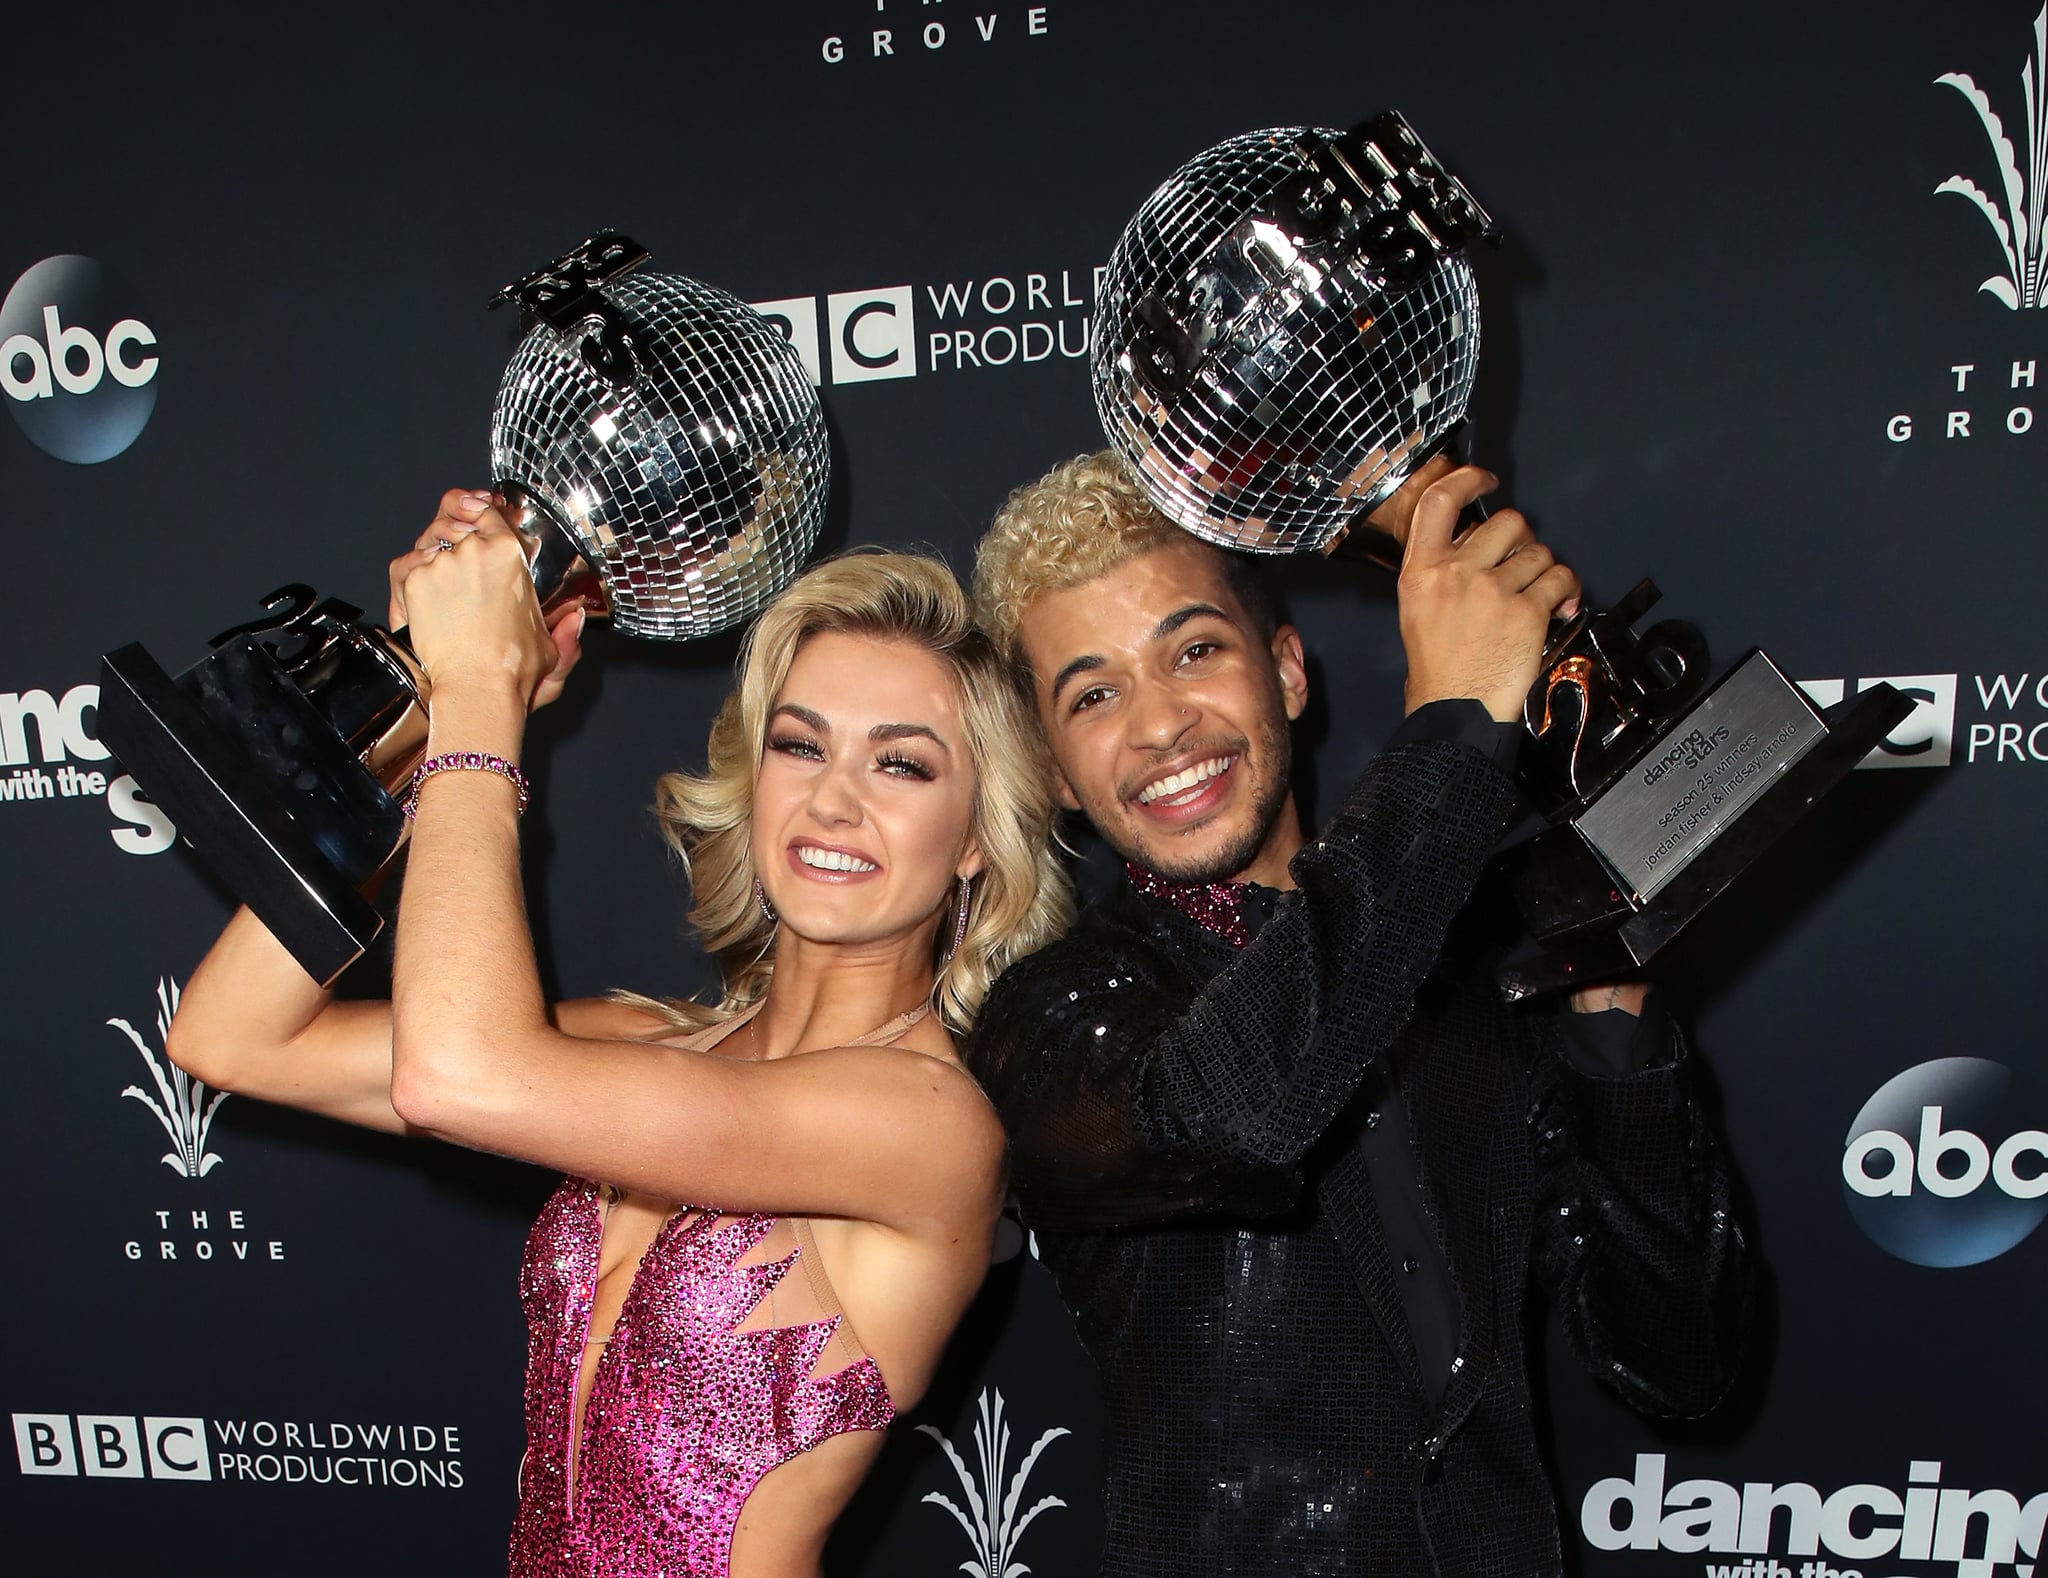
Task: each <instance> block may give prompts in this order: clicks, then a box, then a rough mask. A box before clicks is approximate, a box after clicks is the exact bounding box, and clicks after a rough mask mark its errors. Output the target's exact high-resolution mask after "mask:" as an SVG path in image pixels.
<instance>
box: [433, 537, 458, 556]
mask: <svg viewBox="0 0 2048 1578" xmlns="http://www.w3.org/2000/svg"><path fill="white" fill-rule="evenodd" d="M434 551H435V552H436V553H453V552H454V551H455V544H454V543H452V542H450V541H449V540H448V539H447V538H446V537H436V538H435V539H434Z"/></svg>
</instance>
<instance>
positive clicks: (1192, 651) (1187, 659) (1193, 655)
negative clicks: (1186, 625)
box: [1180, 641, 1223, 664]
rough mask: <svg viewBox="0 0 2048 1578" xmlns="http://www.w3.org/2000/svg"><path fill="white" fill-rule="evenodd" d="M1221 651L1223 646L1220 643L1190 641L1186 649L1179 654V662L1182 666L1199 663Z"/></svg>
mask: <svg viewBox="0 0 2048 1578" xmlns="http://www.w3.org/2000/svg"><path fill="white" fill-rule="evenodd" d="M1222 650H1223V646H1222V643H1221V642H1217V641H1192V642H1189V643H1188V649H1187V650H1186V651H1185V652H1183V653H1181V655H1180V661H1181V662H1182V663H1183V664H1188V663H1199V662H1201V661H1202V659H1203V658H1205V657H1210V656H1213V655H1214V654H1215V653H1217V652H1220V651H1222Z"/></svg>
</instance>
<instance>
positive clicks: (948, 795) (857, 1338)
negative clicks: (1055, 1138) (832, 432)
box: [171, 492, 1071, 1578]
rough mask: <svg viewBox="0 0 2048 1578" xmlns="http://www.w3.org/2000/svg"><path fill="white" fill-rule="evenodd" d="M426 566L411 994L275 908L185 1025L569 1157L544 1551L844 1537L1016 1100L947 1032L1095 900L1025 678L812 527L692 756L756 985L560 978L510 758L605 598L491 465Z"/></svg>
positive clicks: (734, 974)
mask: <svg viewBox="0 0 2048 1578" xmlns="http://www.w3.org/2000/svg"><path fill="white" fill-rule="evenodd" d="M448 544H452V545H453V546H452V548H450V547H448V546H447V545H448ZM392 585H393V610H392V612H393V618H394V620H399V619H402V620H404V621H405V622H406V623H407V624H408V626H409V627H410V630H411V633H412V639H413V642H414V645H415V648H416V650H417V652H418V655H419V657H420V659H421V661H422V663H423V664H424V665H425V667H426V670H427V674H428V676H429V678H430V680H431V681H432V686H433V707H432V726H431V736H430V741H429V746H428V751H429V757H428V760H429V763H435V762H441V763H444V764H445V765H443V766H442V767H441V769H440V770H437V771H431V772H427V773H424V774H422V775H419V776H416V777H415V779H414V788H415V795H416V799H415V810H416V819H415V822H414V832H413V838H412V847H411V851H410V854H409V856H408V870H407V874H406V884H405V892H404V897H403V901H402V903H401V907H400V911H399V920H398V932H397V952H396V958H395V962H394V966H393V974H392V1001H391V1002H390V1003H360V1002H336V1001H334V1000H332V999H331V998H330V996H329V995H328V994H327V993H325V992H323V991H321V990H320V989H319V988H318V987H317V986H316V985H315V984H314V983H313V982H312V981H311V980H309V979H308V978H307V977H306V975H305V974H304V973H303V972H302V971H301V970H299V968H298V967H297V966H296V965H295V964H294V963H293V961H292V959H291V957H290V955H289V954H287V953H286V952H285V951H284V949H283V948H282V947H281V946H280V945H279V944H278V943H277V942H276V941H275V940H274V939H273V938H272V937H271V936H270V934H269V933H268V932H267V931H266V930H265V929H264V927H263V926H262V924H261V923H260V922H258V921H257V920H256V919H255V918H254V917H253V916H251V915H250V914H248V912H246V911H244V912H242V913H240V914H238V915H236V916H235V918H234V919H233V920H232V921H231V922H230V923H229V925H228V928H227V930H226V932H225V933H224V934H223V935H222V937H221V939H220V940H219V942H218V943H216V944H215V946H214V948H213V950H212V952H211V953H210V954H209V955H208V956H207V958H206V960H205V962H204V963H203V964H202V965H201V967H200V969H199V971H198V972H197V973H196V974H195V975H194V977H193V979H192V982H191V984H190V986H189V987H188V988H187V990H186V993H185V997H184V1002H183V1006H182V1007H181V1009H180V1010H179V1013H178V1018H177V1022H176V1023H175V1024H174V1025H173V1027H172V1031H171V1055H172V1057H173V1059H174V1060H176V1061H177V1062H178V1063H179V1064H180V1065H181V1066H183V1067H185V1068H187V1069H189V1070H191V1071H192V1072H193V1073H195V1074H197V1075H199V1076H200V1077H202V1078H203V1079H205V1080H206V1081H207V1082H208V1083H210V1084H213V1085H216V1086H219V1087H221V1088H224V1089H228V1090H233V1091H237V1092H240V1093H242V1094H245V1095H250V1096H257V1097H261V1098H264V1099H267V1100H271V1101H277V1102H283V1103H286V1104H288V1105H292V1106H297V1107H303V1108H307V1109H309V1110H312V1111H315V1112H321V1113H326V1114H328V1115H330V1116H333V1117H337V1118H343V1119H346V1120H348V1121H351V1122H355V1123H360V1124H364V1125H367V1126H369V1127H372V1128H378V1129H385V1130H391V1131H402V1132H409V1133H416V1134H427V1135H432V1136H436V1137H438V1138H441V1139H445V1140H451V1141H453V1142H455V1143H457V1144H460V1145H467V1146H471V1147H475V1148H477V1149H482V1150H489V1151H495V1152H500V1153H502V1154H505V1155H508V1156H516V1157H521V1158H524V1159H525V1160H528V1161H532V1162H537V1163H539V1164H541V1165H543V1166H546V1167H551V1168H554V1169H556V1170H558V1171H561V1172H563V1173H565V1174H567V1175H568V1179H567V1181H566V1182H565V1183H564V1184H563V1185H562V1186H561V1188H560V1189H558V1190H557V1191H556V1193H555V1195H554V1196H553V1198H552V1199H551V1200H550V1201H549V1203H548V1205H547V1206H546V1208H545V1210H544V1211H543V1212H542V1215H541V1217H540V1220H539V1221H538V1222H537V1223H536V1224H535V1227H534V1229H533V1233H532V1236H531V1238H530V1239H529V1242H528V1246H527V1255H526V1260H525V1266H524V1271H523V1274H522V1279H521V1290H522V1296H523V1298H524V1302H525V1306H526V1312H527V1320H528V1329H529V1336H530V1343H529V1355H528V1365H527V1382H526V1424H527V1437H528V1441H527V1460H526V1464H525V1467H524V1470H523V1472H522V1476H521V1485H520V1496H519V1512H518V1518H517V1521H516V1523H515V1525H514V1529H513V1534H512V1544H511V1571H512V1572H513V1573H514V1574H515V1575H539V1574H557V1573H560V1574H567V1573H571V1572H574V1573H578V1574H606V1575H610V1574H620V1575H623V1574H629V1573H630V1574H640V1573H647V1572H654V1571H661V1572H668V1573H677V1574H681V1573H688V1574H706V1575H726V1574H730V1575H732V1578H785V1575H809V1574H813V1573H815V1572H816V1571H817V1566H818V1560H819V1553H820V1551H821V1549H822V1547H823V1544H824V1540H825V1536H826V1533H827V1531H828V1529H829V1528H830V1526H831V1523H832V1521H833V1519H834V1517H836V1516H837V1514H838V1512H839V1511H840V1509H841V1508H842V1507H843V1506H844V1505H845V1503H846V1501H847V1499H848V1497H849V1496H850V1495H851V1494H852V1492H853V1489H854V1487H855V1485H856V1484H858V1482H859V1481H860V1479H861V1477H862V1475H863V1474H864V1473H865V1472H866V1471H867V1469H868V1467H869V1465H870V1464H872V1463H873V1461H874V1459H875V1457H876V1455H877V1454H878V1453H879V1452H880V1450H881V1439H882V1438H881V1435H880V1434H879V1432H880V1430H881V1429H882V1428H883V1427H884V1426H886V1425H887V1423H888V1422H889V1421H890V1419H891V1418H892V1417H893V1416H894V1415H895V1414H896V1413H897V1412H898V1411H899V1410H901V1409H903V1408H906V1407H908V1406H909V1405H910V1404H911V1403H913V1402H915V1401H916V1400H917V1399H918V1397H919V1396H920V1395H921V1394H922V1393H923V1391H924V1389H925V1387H926V1385H927V1384H928V1382H929V1381H930V1378H931V1375H932V1372H933V1369H934V1367H935V1365H936V1363H937V1360H938V1357H939V1353H940V1350H941V1348H942V1347H943V1346H944V1344H945V1341H946V1339H947V1336H948V1335H949V1334H950V1333H951V1331H952V1329H953V1327H954V1325H955V1324H956V1322H957V1321H958V1320H959V1318H960V1316H961V1314H962V1313H963V1312H964V1311H965V1309H966V1307H967V1304H968V1301H969V1300H970V1299H971V1298H972V1297H973V1295H974V1293H975V1290H976V1289H977V1288H978V1287H979V1286H980V1284H981V1280H982V1276H983V1274H984V1272H985V1270H986V1268H987V1265H988V1259H989V1244H990V1238H991V1234H992V1231H993V1228H994V1224H995V1220H996V1216H997V1212H998V1209H999V1207H1000V1204H1001V1200H1002V1194H1003V1174H1004V1145H1003V1137H1002V1130H1001V1127H1000V1125H999V1124H998V1122H997V1120H996V1117H995V1115H994V1113H993V1111H992V1110H991V1109H990V1107H989V1105H988V1103H987V1101H986V1100H985V1099H984V1098H983V1096H982V1094H981V1091H980V1090H979V1088H978V1087H977V1086H976V1085H975V1084H974V1082H973V1080H972V1079H971V1078H970V1077H969V1076H968V1075H967V1073H966V1072H965V1071H964V1070H963V1068H962V1067H961V1064H960V1060H959V1058H958V1056H957V1055H956V1053H955V1051H954V1045H953V1037H954V1036H955V1035H956V1034H958V1033H960V1032H961V1031H963V1030H964V1029H965V1028H966V1027H967V1025H968V1024H969V1022H970V1021H971V1019H972V1017H973V1015H974V1012H975V1010H976V1008H977V1007H978V1006H979V1004H980V1002H981V1000H982V998H983V996H984V995H985V993H986V992H987V990H988V987H989V984H990V982H991V981H992V980H993V979H994V977H995V976H996V975H997V974H998V973H1000V972H1001V970H1002V969H1003V967H1004V966H1005V965H1006V964H1007V963H1008V962H1009V961H1010V960H1012V959H1014V958H1016V957H1019V956H1020V955H1022V954H1024V953H1026V952H1029V951H1030V950H1031V949H1033V948H1035V947H1037V946H1039V945H1040V944H1042V943H1043V942H1045V941H1046V940H1047V939H1049V938H1050V937H1052V936H1053V935H1055V934H1056V933H1057V932H1058V931H1059V930H1060V929H1061V928H1062V927H1063V926H1064V924H1065V922H1066V920H1067V919H1068V917H1069V914H1070V912H1071V900H1070V896H1069V892H1068V888H1067V885H1066V882H1065V879H1064V877H1063V875H1062V874H1061V872H1060V869H1059V867H1058V865H1057V864H1056V863H1055V861H1054V860H1053V858H1052V856H1051V854H1050V851H1049V838H1048V834H1049V830H1050V821H1051V814H1052V813H1051V804H1050V800H1049V798H1048V791H1047V789H1046V782H1047V779H1046V775H1045V773H1044V771H1043V768H1042V765H1041V763H1040V760H1039V758H1038V756H1037V754H1036V752H1037V747H1036V746H1035V745H1034V744H1033V739H1034V736H1033V732H1032V726H1031V722H1030V719H1029V718H1028V716H1027V715H1026V714H1025V713H1024V712H1023V711H1022V703H1021V701H1020V700H1019V698H1018V696H1017V694H1016V693H1015V691H1014V690H1013V689H1012V688H1011V685H1010V683H1009V682H1008V680H1007V679H1006V677H1005V675H1004V673H1003V671H1002V669H1001V667H1000V665H999V664H998V662H997V660H996V658H995V656H994V654H993V652H992V651H991V649H990V648H989V647H988V645H987V644H986V642H985V641H984V640H983V638H982V637H981V636H980V635H978V634H977V633H976V632H975V631H974V629H973V625H972V622H971V620H970V618H969V613H968V608H967V603H966V599H965V597H964V596H963V595H962V593H961V591H960V589H959V587H958V585H957V584H956V583H955V581H954V579H953V577H952V574H951V572H950V571H948V570H947V569H946V568H945V566H944V565H942V564H939V563H938V562H936V561H934V560H930V559H924V558H918V557H912V556H906V555H898V554H874V555H857V556H851V557H847V558H841V559H836V560H833V561H830V562H828V563H825V564H822V565H819V566H817V567H816V568H814V569H813V570H811V571H810V572H809V573H808V574H806V575H805V576H803V577H802V578H801V579H800V580H798V581H797V582H796V583H795V584H794V585H792V586H791V587H790V588H789V589H788V590H787V591H786V592H784V593H783V595H782V596H781V597H780V598H778V599H777V600H776V602H775V603H774V604H772V605H771V606H770V607H769V608H768V609H767V610H766V611H765V612H764V613H763V614H762V615H761V617H760V620H759V621H758V623H757V624H756V625H755V627H754V629H753V630H752V632H751V633H750V635H749V637H748V640H747V643H746V646H745V648H744V651H743V655H742V657H741V660H740V673H739V683H738V686H737V688H736V689H735V690H734V692H733V694H732V695H731V696H730V697H729V698H728V700H727V701H726V703H725V705H724V707H723V709H722V710H721V711H720V713H719V714H718V718H717V721H716V722H715V723H714V724H713V725H712V730H711V741H710V752H709V758H710V759H709V763H708V766H707V768H706V770H705V771H704V772H703V773H702V774H699V775H688V774H681V773H677V774H671V775H669V776H668V777H666V778H665V779H664V780H663V781H662V783H661V785H660V788H659V798H658V809H659V812H660V815H661V818H662V821H663V823H664V825H665V828H666V830H667V833H668V836H669V838H670V841H671V843H672V844H673V845H674V847H675V848H676V850H677V851H678V853H679V854H680V855H681V857H682V859H683V862H684V864H685V867H686V869H687V870H688V872H689V874H690V878H691V881H692V884H693V894H694V899H695V908H694V910H693V911H692V915H691V919H692V922H693V924H694V926H695V927H696V929H697V931H698V932H699V933H700V935H701V936H702V938H703V941H704V945H705V947H706V948H707V949H708V950H709V951H710V952H711V953H712V954H713V955H715V957H716V958H717V960H718V962H719V965H720V970H721V976H722V980H723V985H724V991H723V995H722V997H721V998H720V1000H719V1001H718V1003H717V1004H716V1005H715V1006H711V1007H707V1006H704V1005H700V1004H689V1003H668V1002H661V1001H657V1000H654V999H649V998H629V997H625V996H617V997H614V998H609V999H599V1000H585V1001H578V1002H568V1003H560V1004H556V1005H554V1006H553V1007H552V1008H551V1007H550V1006H549V1005H548V1004H546V1003H545V1002H544V1001H543V1000H542V998H541V993H540V986H539V982H538V979H537V977H536V974H535V968H534V957H533V947H532V941H531V938H530V936H529V933H528V929H527V921H526V915H525V910H524V904H523V900H522V897H521V893H520V886H519V862H518V842H519V839H518V826H519V815H520V811H521V809H522V807H523V805H524V803H525V800H526V797H527V796H526V784H525V781H524V779H523V777H522V776H521V775H520V774H519V771H518V767H517V763H518V759H519V746H520V739H521V735H522V731H523V728H524V724H525V719H526V717H527V714H528V712H529V711H530V710H531V709H532V708H533V707H534V706H536V705H541V704H544V703H545V702H547V701H549V700H551V699H553V697H554V696H555V695H557V694H559V692H560V689H561V686H562V681H563V680H564V678H565V677H566V675H567V672H568V670H569V668H570V667H571V666H573V663H574V661H575V656H576V650H577V646H576V643H577V637H578V635H579V634H580V630H581V623H580V619H576V618H571V619H570V620H569V621H566V622H564V623H563V624H561V625H559V626H558V627H557V628H555V629H554V630H552V631H551V630H549V629H548V628H547V627H546V626H545V625H544V624H543V623H542V620H541V616H540V613H539V610H538V607H537V606H536V604H535V602H534V599H533V597H532V595H531V591H530V589H529V586H528V583H527V579H526V573H525V566H524V562H523V560H522V558H521V555H520V553H519V549H518V545H517V542H516V540H515V539H514V538H513V537H512V535H511V533H510V532H509V530H508V529H507V527H506V526H505V523H504V521H503V519H502V518H501V517H500V516H499V514H498V513H497V510H496V508H495V507H494V501H493V500H492V499H491V497H490V496H489V495H485V494H477V493H459V492H458V493H450V494H448V495H447V496H445V497H444V499H443V501H442V508H441V513H440V515H439V516H438V517H437V518H436V519H435V521H434V522H433V524H432V525H430V526H429V527H428V528H427V530H426V532H425V533H424V534H423V535H422V537H421V539H420V545H419V548H418V550H416V551H415V552H413V553H411V554H408V555H406V556H404V557H403V558H401V559H399V560H396V561H394V563H393V566H392ZM478 763H482V765H481V766H479V765H478Z"/></svg>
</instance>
